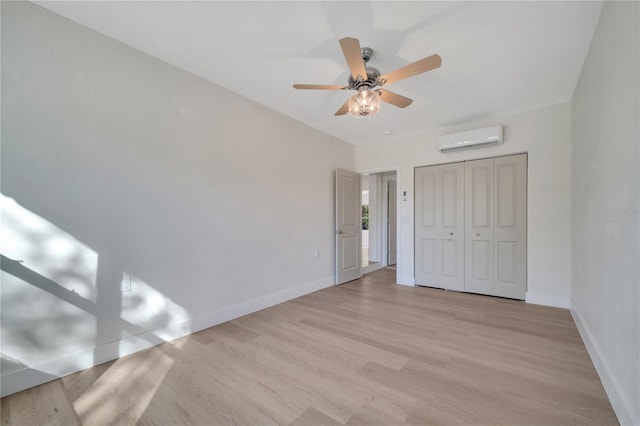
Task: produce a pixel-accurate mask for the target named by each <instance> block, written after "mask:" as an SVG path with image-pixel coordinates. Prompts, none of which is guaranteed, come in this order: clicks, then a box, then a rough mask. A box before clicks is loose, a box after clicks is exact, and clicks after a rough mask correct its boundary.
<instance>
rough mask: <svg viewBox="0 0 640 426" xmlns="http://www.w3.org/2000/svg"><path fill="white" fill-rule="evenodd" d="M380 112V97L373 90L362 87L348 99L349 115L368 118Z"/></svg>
mask: <svg viewBox="0 0 640 426" xmlns="http://www.w3.org/2000/svg"><path fill="white" fill-rule="evenodd" d="M379 110H380V96H379V95H378V92H376V91H375V90H371V89H370V88H368V87H363V88H361V89H360V90H358V93H356V94H355V95H353V96H351V97H350V98H349V113H350V114H351V115H353V116H354V117H369V116H370V115H374V114H375V113H377V112H378V111H379Z"/></svg>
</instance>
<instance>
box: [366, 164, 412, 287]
mask: <svg viewBox="0 0 640 426" xmlns="http://www.w3.org/2000/svg"><path fill="white" fill-rule="evenodd" d="M357 173H360V174H362V175H372V174H380V175H383V174H385V173H395V174H396V175H395V181H396V220H397V221H398V223H397V227H398V230H397V232H396V282H397V281H398V277H399V276H400V265H401V263H402V259H403V257H402V256H403V253H402V247H401V244H400V238H399V236H400V226H401V220H400V218H401V214H400V213H401V211H402V209H401V205H402V204H401V203H402V202H403V200H402V199H403V196H402V195H401V194H402V192H401V191H400V182H401V176H402V175H401V173H400V166H398V165H395V166H388V167H380V168H375V169H364V170H357ZM383 178H384V176H383ZM412 179H413V177H412ZM383 180H384V179H380V186H381V187H383V188H385V186H384V185H385V183H384V182H383ZM381 195H382V196H381V197H380V200H379V204H380V206H384V205H387V204H388V199H387V196H388V194H387V191H386V189H385V190H384V191H382V194H381ZM380 210H381V211H380V215H379V216H378V217H379V218H380V220H379V223H380V225H379V228H380V229H379V230H381V231H382V232H381V234H382V235H381V236H380V244H379V245H380V248H379V250H380V253H379V254H380V265H381V267H382V268H384V267H386V266H387V231H386V229H387V227H386V219H387V210H386V208H381V209H380ZM412 215H413V214H412ZM383 224H384V227H383ZM383 238H384V241H383ZM412 274H413V272H412Z"/></svg>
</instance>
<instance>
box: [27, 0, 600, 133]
mask: <svg viewBox="0 0 640 426" xmlns="http://www.w3.org/2000/svg"><path fill="white" fill-rule="evenodd" d="M37 3H38V4H39V5H41V6H42V7H45V8H47V9H49V10H51V11H53V12H56V13H58V14H60V15H63V16H65V17H67V18H69V19H71V20H73V21H75V22H78V23H80V24H83V25H85V26H87V27H89V28H92V29H94V30H96V31H98V32H101V33H103V34H105V35H107V36H109V37H111V38H113V39H116V40H119V41H121V42H123V43H125V44H127V45H129V46H131V47H134V48H136V49H139V50H141V51H143V52H145V53H147V54H149V55H152V56H154V57H156V58H159V59H161V60H163V61H165V62H168V63H170V64H173V65H175V66H177V67H180V68H182V69H184V70H186V71H189V72H191V73H193V74H196V75H198V76H200V77H203V78H205V79H207V80H210V81H212V82H213V83H216V84H218V85H220V86H223V87H225V88H227V89H229V90H232V91H234V92H236V93H239V94H241V95H243V96H245V97H247V98H249V99H252V100H254V101H256V102H258V103H260V104H262V105H265V106H267V107H269V108H272V109H274V110H276V111H279V112H281V113H283V114H285V115H288V116H290V117H292V118H294V119H296V120H299V121H301V122H303V123H306V124H308V125H310V126H312V127H315V128H317V129H319V130H321V131H323V132H326V133H329V134H331V135H334V136H336V137H338V138H340V139H342V140H345V141H347V142H350V143H353V144H355V145H361V144H367V143H372V142H376V141H383V140H394V139H397V138H400V137H404V136H407V135H412V134H417V133H422V132H424V131H426V130H429V129H434V128H439V127H446V126H451V125H457V124H462V123H465V122H468V121H471V120H477V119H484V118H490V117H492V116H496V115H500V114H505V113H512V112H517V111H523V110H527V109H531V108H535V107H538V106H542V105H548V104H554V103H558V102H564V101H568V100H569V99H570V98H571V95H572V93H573V90H574V88H575V85H576V82H577V79H578V76H579V74H580V71H581V69H582V64H583V62H584V58H585V56H586V54H587V51H588V49H589V45H590V43H591V38H592V36H593V33H594V30H595V27H596V24H597V21H598V18H599V15H600V10H601V8H602V2H599V1H598V2H574V1H569V2H559V1H552V2H542V1H535V2H519V1H514V2H480V1H477V2H422V1H420V2H418V1H412V2H397V1H361V2H302V1H301V2H290V1H289V2H273V1H259V2H238V1H235V2H219V1H215V2H183V1H165V2H83V1H78V2H37ZM347 36H351V37H356V38H358V39H360V42H361V45H362V46H368V47H371V48H373V49H374V56H373V57H372V59H371V61H370V62H369V64H370V65H371V66H374V67H376V68H378V69H379V70H380V71H381V72H382V73H385V72H388V71H391V70H393V69H396V68H399V67H401V66H404V65H406V64H408V63H410V62H413V61H416V60H418V59H422V58H424V57H426V56H429V55H432V54H434V53H438V54H439V55H440V56H441V57H442V67H441V68H439V69H437V70H434V71H431V72H428V73H426V74H420V75H417V76H415V77H411V78H410V79H408V80H404V81H401V82H396V83H394V84H392V85H390V86H388V89H389V90H392V91H394V92H396V93H399V94H401V95H404V96H408V97H410V98H413V99H414V102H413V104H412V105H410V106H409V107H407V108H406V109H399V108H396V107H394V106H392V105H389V104H383V105H382V107H381V109H380V112H379V113H378V114H377V115H376V116H374V117H370V118H367V119H356V118H353V117H351V116H349V115H346V116H342V117H335V116H334V115H333V114H334V112H335V111H336V110H337V109H338V108H339V107H340V106H341V105H342V103H343V102H344V101H345V100H346V99H347V98H348V96H349V95H351V94H352V92H343V91H335V92H324V91H302V90H294V89H293V88H292V87H291V85H292V84H293V83H312V84H346V81H347V77H348V75H349V72H348V69H347V65H346V63H345V60H344V57H343V56H342V52H341V50H340V46H339V45H338V40H339V39H340V38H342V37H347ZM388 130H391V131H392V133H391V134H390V135H389V134H385V131H388Z"/></svg>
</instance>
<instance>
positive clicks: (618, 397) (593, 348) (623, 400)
mask: <svg viewBox="0 0 640 426" xmlns="http://www.w3.org/2000/svg"><path fill="white" fill-rule="evenodd" d="M571 316H572V317H573V321H574V322H575V323H576V327H578V331H579V332H580V336H581V337H582V341H583V342H584V345H585V347H586V348H587V352H588V353H589V356H590V357H591V361H592V362H593V365H594V367H595V368H596V371H597V372H598V376H600V381H601V382H602V386H604V390H605V392H606V393H607V396H608V397H609V401H610V402H611V406H612V407H613V411H614V412H615V413H616V416H617V417H618V421H619V422H620V424H621V425H640V418H635V416H634V413H633V405H632V404H631V402H630V401H629V398H628V396H627V395H626V394H625V392H624V389H623V388H622V386H620V383H619V382H618V380H617V379H616V376H615V374H613V370H612V369H611V366H610V365H609V363H608V362H607V359H606V358H605V357H604V356H603V354H602V351H601V350H600V346H598V343H597V342H596V340H595V339H594V338H593V336H592V335H591V333H590V332H589V329H588V328H587V325H586V323H585V321H584V320H583V319H582V316H581V315H580V312H578V311H577V310H575V309H574V308H573V307H572V308H571Z"/></svg>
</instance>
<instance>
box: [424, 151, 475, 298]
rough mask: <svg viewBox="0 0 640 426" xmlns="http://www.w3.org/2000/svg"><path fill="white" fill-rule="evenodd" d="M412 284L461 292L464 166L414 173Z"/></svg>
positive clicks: (462, 279) (433, 167)
mask: <svg viewBox="0 0 640 426" xmlns="http://www.w3.org/2000/svg"><path fill="white" fill-rule="evenodd" d="M415 188H416V193H415V194H416V197H415V219H416V220H415V227H416V228H415V256H416V262H415V264H416V269H415V281H416V284H417V285H425V286H429V287H438V288H444V289H447V290H458V291H462V290H464V267H465V265H464V163H454V164H445V165H441V166H430V167H421V168H417V169H416V171H415Z"/></svg>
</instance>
